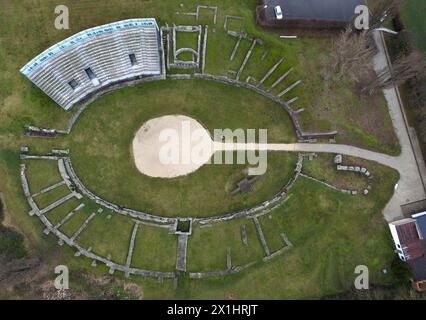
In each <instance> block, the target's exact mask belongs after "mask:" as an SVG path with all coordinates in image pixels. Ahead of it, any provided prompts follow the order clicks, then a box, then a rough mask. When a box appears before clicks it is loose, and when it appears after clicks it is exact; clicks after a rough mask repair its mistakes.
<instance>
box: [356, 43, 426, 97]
mask: <svg viewBox="0 0 426 320" xmlns="http://www.w3.org/2000/svg"><path fill="white" fill-rule="evenodd" d="M425 69H426V62H425V59H424V58H423V55H422V54H421V53H419V52H417V51H414V52H412V53H410V54H409V55H408V56H405V57H402V58H400V59H399V60H397V61H396V62H395V63H394V64H393V66H392V67H391V68H390V69H389V68H385V69H384V70H382V71H381V72H379V73H378V75H377V77H374V79H372V80H371V81H370V82H369V83H367V84H366V85H365V86H364V88H363V91H367V92H369V93H373V92H375V91H377V90H380V89H384V88H389V87H391V86H393V85H401V84H403V83H405V82H406V81H407V80H410V79H412V78H414V77H416V76H418V75H420V74H422V73H423V72H424V71H425Z"/></svg>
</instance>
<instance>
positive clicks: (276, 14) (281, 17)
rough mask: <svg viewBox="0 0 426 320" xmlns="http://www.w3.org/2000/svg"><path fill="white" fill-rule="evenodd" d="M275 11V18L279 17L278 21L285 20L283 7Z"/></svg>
mask: <svg viewBox="0 0 426 320" xmlns="http://www.w3.org/2000/svg"><path fill="white" fill-rule="evenodd" d="M274 11H275V16H276V17H277V19H278V20H282V19H283V12H282V10H281V7H280V6H276V7H275V8H274Z"/></svg>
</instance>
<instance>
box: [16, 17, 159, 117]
mask: <svg viewBox="0 0 426 320" xmlns="http://www.w3.org/2000/svg"><path fill="white" fill-rule="evenodd" d="M161 51H162V50H161V41H160V34H159V30H158V26H157V23H156V21H155V19H129V20H123V21H118V22H114V23H110V24H105V25H102V26H98V27H95V28H91V29H87V30H84V31H81V32H79V33H77V34H75V35H73V36H71V37H69V38H67V39H65V40H63V41H61V42H59V43H57V44H55V45H54V46H52V47H50V48H49V49H47V50H46V51H44V52H43V53H41V54H40V55H38V56H37V57H35V58H34V59H32V60H31V61H30V62H28V63H27V64H26V65H25V66H24V67H23V68H22V69H21V73H22V74H24V75H25V76H26V77H27V78H28V79H29V80H31V81H32V82H33V83H34V84H35V85H36V86H37V87H39V88H40V89H41V90H43V91H44V92H45V93H46V94H47V95H48V96H49V97H50V98H52V99H53V100H54V101H55V102H56V103H58V104H59V105H60V106H61V107H62V108H64V109H65V110H69V109H71V108H72V107H73V106H74V104H76V103H77V102H79V101H81V100H82V99H84V98H85V97H87V96H88V95H89V94H91V93H93V92H95V91H97V90H99V89H100V88H102V87H106V86H108V85H110V84H112V83H115V82H117V81H122V80H125V79H131V78H135V77H142V76H144V77H145V76H158V75H160V74H162V66H161V54H162V53H161Z"/></svg>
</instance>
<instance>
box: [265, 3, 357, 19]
mask: <svg viewBox="0 0 426 320" xmlns="http://www.w3.org/2000/svg"><path fill="white" fill-rule="evenodd" d="M265 3H266V4H267V5H268V7H269V6H273V7H275V6H277V5H279V6H281V9H282V11H283V17H284V20H285V19H303V20H329V21H340V22H350V21H351V20H352V19H353V17H354V15H355V7H356V6H358V5H360V4H364V1H363V0H267V1H266V2H265Z"/></svg>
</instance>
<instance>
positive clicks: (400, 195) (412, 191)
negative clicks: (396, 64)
mask: <svg viewBox="0 0 426 320" xmlns="http://www.w3.org/2000/svg"><path fill="white" fill-rule="evenodd" d="M374 40H375V42H376V44H377V48H378V50H379V52H378V54H377V55H376V56H375V58H374V68H375V70H376V72H380V71H381V70H383V69H385V68H388V61H387V56H386V55H387V52H386V48H385V44H384V41H383V36H382V34H381V33H380V32H378V31H376V32H375V33H374ZM383 93H384V95H385V98H386V101H387V103H388V110H389V114H390V116H391V119H392V123H393V126H394V129H395V132H396V135H397V137H398V140H399V144H400V145H401V154H400V156H399V157H398V158H399V169H397V170H398V171H399V174H400V181H399V182H398V188H397V190H396V192H395V194H394V196H393V197H392V199H391V200H390V201H389V203H388V204H387V206H386V207H385V209H384V215H385V218H386V219H387V220H388V221H392V220H395V219H398V218H401V217H402V210H401V205H403V204H406V203H410V202H414V201H418V200H422V199H424V198H426V193H425V189H424V185H423V182H422V178H421V174H420V170H419V166H418V164H417V161H416V158H415V154H414V151H413V147H412V144H411V141H410V137H409V133H408V131H407V126H406V123H405V119H404V115H403V113H402V111H401V107H400V105H399V100H398V92H397V89H396V88H395V87H392V88H389V89H385V90H383ZM418 157H421V155H418ZM419 163H420V166H422V165H424V162H423V159H419Z"/></svg>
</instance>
